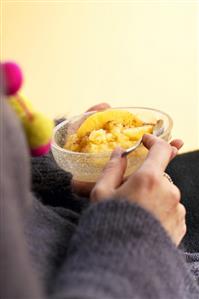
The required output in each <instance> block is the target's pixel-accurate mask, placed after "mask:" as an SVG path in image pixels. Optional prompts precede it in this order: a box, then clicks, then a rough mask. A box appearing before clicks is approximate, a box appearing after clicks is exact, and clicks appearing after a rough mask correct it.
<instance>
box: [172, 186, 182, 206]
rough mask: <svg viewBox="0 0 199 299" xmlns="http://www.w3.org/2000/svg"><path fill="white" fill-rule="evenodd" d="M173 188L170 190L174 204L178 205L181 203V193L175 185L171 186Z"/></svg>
mask: <svg viewBox="0 0 199 299" xmlns="http://www.w3.org/2000/svg"><path fill="white" fill-rule="evenodd" d="M171 187H172V188H170V196H171V198H172V200H173V202H174V204H176V205H177V204H178V203H179V202H180V198H181V193H180V190H179V189H178V187H176V186H175V185H171Z"/></svg>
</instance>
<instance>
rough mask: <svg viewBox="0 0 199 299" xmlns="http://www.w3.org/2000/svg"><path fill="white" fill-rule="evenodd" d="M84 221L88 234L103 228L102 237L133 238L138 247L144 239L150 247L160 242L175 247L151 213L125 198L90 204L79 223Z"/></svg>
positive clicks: (113, 240) (101, 230) (111, 240)
mask: <svg viewBox="0 0 199 299" xmlns="http://www.w3.org/2000/svg"><path fill="white" fill-rule="evenodd" d="M84 223H85V224H86V226H87V228H88V227H90V230H89V232H88V233H91V234H93V233H96V232H98V231H100V232H101V233H100V238H106V239H108V240H109V242H110V243H112V242H115V239H119V235H121V236H120V238H121V240H122V242H123V243H125V242H128V243H129V242H131V241H132V242H136V246H138V247H139V246H140V244H139V242H140V241H141V242H142V243H143V240H145V243H147V244H148V246H149V247H151V246H155V245H154V244H156V242H158V243H159V244H160V243H164V245H167V246H169V247H173V249H175V250H176V246H175V245H174V243H173V242H172V241H171V238H170V237H169V236H168V234H167V232H166V231H165V229H164V228H163V227H162V225H161V223H160V222H159V221H158V220H157V219H156V218H155V217H154V216H153V215H152V214H151V213H150V212H148V211H146V210H145V209H143V208H142V207H140V206H139V205H137V204H135V203H129V202H127V201H126V200H122V199H120V200H113V199H111V200H108V201H104V202H101V203H97V204H93V205H91V206H90V207H89V208H88V209H87V210H86V212H85V213H84V214H83V217H82V219H81V221H80V226H81V225H84ZM131 236H132V240H131ZM116 237H117V238H116Z"/></svg>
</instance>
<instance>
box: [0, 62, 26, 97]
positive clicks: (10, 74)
mask: <svg viewBox="0 0 199 299" xmlns="http://www.w3.org/2000/svg"><path fill="white" fill-rule="evenodd" d="M0 71H1V74H3V83H4V89H5V91H4V92H5V94H6V95H14V94H16V93H17V91H18V90H19V89H20V87H21V85H22V83H23V75H22V71H21V69H20V67H19V66H18V65H17V64H16V63H14V62H5V63H1V64H0Z"/></svg>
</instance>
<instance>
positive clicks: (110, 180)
mask: <svg viewBox="0 0 199 299" xmlns="http://www.w3.org/2000/svg"><path fill="white" fill-rule="evenodd" d="M122 152H123V150H122V149H121V148H116V149H115V150H114V151H113V153H112V155H111V158H110V161H109V162H108V163H107V165H106V166H105V168H104V170H103V171H102V174H101V175H100V178H99V179H98V181H97V183H96V185H95V187H94V189H93V191H92V193H91V199H94V200H97V199H98V198H99V199H100V198H107V197H110V196H111V195H112V193H113V192H114V190H115V189H116V188H117V187H118V186H120V185H121V183H122V182H123V176H124V173H125V170H126V166H127V159H126V157H121V154H122Z"/></svg>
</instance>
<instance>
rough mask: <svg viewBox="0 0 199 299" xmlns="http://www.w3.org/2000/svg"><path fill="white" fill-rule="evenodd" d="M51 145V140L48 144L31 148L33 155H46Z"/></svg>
mask: <svg viewBox="0 0 199 299" xmlns="http://www.w3.org/2000/svg"><path fill="white" fill-rule="evenodd" d="M50 147H51V142H49V143H48V144H45V145H42V146H40V147H38V148H34V149H31V155H32V156H33V157H38V156H42V155H45V154H47V153H48V152H49V150H50Z"/></svg>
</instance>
